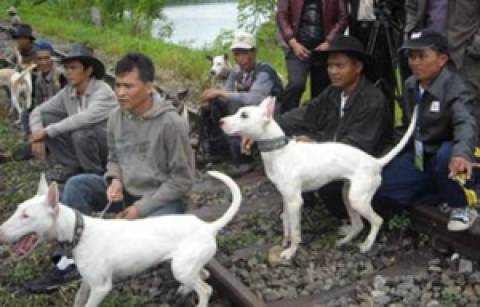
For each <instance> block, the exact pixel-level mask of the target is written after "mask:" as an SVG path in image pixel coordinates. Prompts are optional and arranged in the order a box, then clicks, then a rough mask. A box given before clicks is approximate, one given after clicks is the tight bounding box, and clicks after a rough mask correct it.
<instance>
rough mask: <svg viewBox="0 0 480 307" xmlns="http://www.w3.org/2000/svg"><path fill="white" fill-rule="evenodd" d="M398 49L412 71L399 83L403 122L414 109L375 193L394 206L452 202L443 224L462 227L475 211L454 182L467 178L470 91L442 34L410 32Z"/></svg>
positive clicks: (473, 130)
mask: <svg viewBox="0 0 480 307" xmlns="http://www.w3.org/2000/svg"><path fill="white" fill-rule="evenodd" d="M403 49H404V50H406V51H407V52H408V64H409V67H410V69H411V70H412V72H413V75H412V76H411V77H410V78H409V79H407V81H406V82H405V93H404V101H403V105H402V109H403V112H402V113H403V122H404V125H405V127H406V126H407V125H408V123H409V122H410V120H411V117H412V113H413V110H414V108H415V106H417V108H418V111H417V112H418V115H417V116H418V117H417V125H416V131H415V134H414V137H413V140H412V142H411V144H410V146H408V147H406V149H405V150H404V152H402V153H401V154H400V155H398V156H397V157H396V158H395V159H394V160H393V161H392V162H391V163H390V164H389V165H387V166H386V167H385V169H384V171H383V181H382V185H381V187H380V189H379V190H378V193H377V196H378V197H379V198H380V199H384V200H386V201H387V202H390V203H392V204H394V205H397V206H403V207H405V206H409V205H416V204H431V205H436V204H439V203H442V202H444V203H447V204H448V205H449V206H452V207H457V208H458V209H455V210H453V211H452V213H451V215H450V221H449V223H448V229H449V230H450V231H463V230H466V229H468V228H469V227H470V226H471V225H472V224H473V222H474V221H475V219H476V217H477V215H478V213H477V211H476V209H475V207H474V206H475V205H476V204H475V203H470V202H469V201H468V198H467V193H466V192H465V189H464V187H463V184H460V183H459V181H462V177H466V179H473V171H472V161H473V153H474V148H475V142H476V140H477V130H478V127H477V124H476V121H475V118H474V117H473V115H472V108H473V105H474V103H475V96H474V94H473V92H472V91H471V89H470V88H469V87H468V85H467V84H466V83H465V81H464V79H463V78H461V77H460V76H459V74H458V73H456V72H455V71H454V70H452V69H451V68H449V65H447V64H448V63H449V62H450V55H449V50H448V43H447V40H446V38H445V37H444V36H442V35H441V34H439V33H437V32H433V31H431V30H425V31H422V32H419V33H413V34H412V36H411V39H410V40H408V41H406V42H405V44H404V46H403Z"/></svg>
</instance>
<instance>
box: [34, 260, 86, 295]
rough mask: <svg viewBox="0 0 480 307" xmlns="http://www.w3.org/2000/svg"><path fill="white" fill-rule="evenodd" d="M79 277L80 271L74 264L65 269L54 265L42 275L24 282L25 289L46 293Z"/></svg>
mask: <svg viewBox="0 0 480 307" xmlns="http://www.w3.org/2000/svg"><path fill="white" fill-rule="evenodd" d="M80 279H81V276H80V273H79V272H78V270H77V267H76V266H75V265H70V266H69V267H68V268H67V269H65V270H60V269H59V268H57V266H54V267H53V268H52V269H51V270H50V271H48V272H47V274H45V275H44V276H42V277H39V278H37V279H33V280H30V281H28V282H26V283H25V289H26V290H27V291H29V292H31V293H47V292H51V291H54V290H56V289H58V288H59V287H61V286H63V285H65V284H68V283H71V282H73V281H76V280H80Z"/></svg>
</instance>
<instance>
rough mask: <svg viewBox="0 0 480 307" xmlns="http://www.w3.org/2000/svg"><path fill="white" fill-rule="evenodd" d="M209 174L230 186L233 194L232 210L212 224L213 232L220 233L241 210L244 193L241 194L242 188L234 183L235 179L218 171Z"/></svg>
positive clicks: (229, 209)
mask: <svg viewBox="0 0 480 307" xmlns="http://www.w3.org/2000/svg"><path fill="white" fill-rule="evenodd" d="M208 174H209V175H210V176H212V177H214V178H217V179H218V180H220V181H223V183H225V184H226V185H227V186H228V188H229V189H230V192H231V193H232V203H231V204H230V208H228V210H227V211H226V212H225V214H224V215H223V216H222V217H221V218H219V219H218V220H216V221H214V222H212V223H211V224H210V225H211V226H212V228H213V230H214V231H215V232H218V231H219V230H220V229H222V228H223V227H225V225H227V224H228V223H229V222H230V221H231V220H232V219H233V217H234V216H235V214H236V213H237V211H238V209H239V208H240V203H241V202H242V193H241V192H240V188H239V187H238V185H237V184H236V183H235V181H233V179H232V178H230V177H229V176H227V175H225V174H223V173H220V172H217V171H209V172H208Z"/></svg>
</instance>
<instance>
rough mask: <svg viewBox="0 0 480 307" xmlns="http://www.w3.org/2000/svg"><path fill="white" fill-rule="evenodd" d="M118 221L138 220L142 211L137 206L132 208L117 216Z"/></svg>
mask: <svg viewBox="0 0 480 307" xmlns="http://www.w3.org/2000/svg"><path fill="white" fill-rule="evenodd" d="M115 217H116V218H117V219H125V220H136V219H139V218H140V217H141V216H140V211H139V210H138V208H137V207H135V206H130V207H128V208H126V209H125V210H123V211H121V212H120V213H118V214H117V215H116V216H115Z"/></svg>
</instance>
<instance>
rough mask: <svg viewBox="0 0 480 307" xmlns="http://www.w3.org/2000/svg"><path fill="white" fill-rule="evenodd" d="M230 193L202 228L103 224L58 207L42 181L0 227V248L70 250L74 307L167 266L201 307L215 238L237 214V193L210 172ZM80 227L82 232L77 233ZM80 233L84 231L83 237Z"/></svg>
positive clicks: (182, 218)
mask: <svg viewBox="0 0 480 307" xmlns="http://www.w3.org/2000/svg"><path fill="white" fill-rule="evenodd" d="M209 174H210V175H211V176H213V177H215V178H217V179H219V180H221V181H223V182H224V183H225V184H226V185H227V186H228V187H229V189H230V191H231V193H232V203H231V205H230V208H229V209H228V210H227V211H226V212H225V214H224V215H223V216H222V217H221V218H219V219H218V220H216V221H214V222H212V223H207V222H204V221H202V220H200V219H198V218H197V217H195V216H194V215H169V216H162V217H152V218H145V219H141V220H134V221H126V220H102V219H97V218H92V217H87V216H82V215H81V214H80V213H78V212H76V211H74V210H73V209H71V208H69V207H66V206H64V205H62V204H60V203H59V199H58V197H59V195H58V190H57V185H56V184H55V183H53V184H51V185H50V186H49V187H48V186H47V183H46V181H45V178H44V177H43V176H42V179H41V180H40V183H39V188H38V192H37V195H36V196H34V197H33V198H31V199H29V200H27V201H25V202H23V203H22V204H20V205H19V206H18V208H17V210H16V211H15V213H14V214H13V215H12V216H11V217H10V218H9V219H8V220H7V221H6V222H5V223H4V224H3V225H1V226H0V242H3V243H7V244H10V245H11V249H12V250H13V252H14V253H15V254H17V255H19V256H26V255H28V254H29V253H31V252H32V251H33V250H34V248H35V247H36V246H37V244H38V243H40V242H42V241H44V240H57V241H59V242H68V243H71V244H73V245H74V247H73V257H74V260H75V263H76V265H77V268H78V270H79V272H80V275H81V276H82V284H81V286H80V289H79V290H78V292H77V295H76V298H75V306H76V307H80V306H86V307H95V306H98V305H99V304H100V303H101V302H102V300H103V299H104V298H105V296H106V295H107V294H108V293H109V292H110V290H111V289H112V282H113V280H115V279H117V278H123V277H126V276H129V275H133V274H136V273H139V272H142V271H145V270H146V269H148V268H152V267H154V266H156V265H158V264H159V263H161V262H163V261H166V260H171V268H172V272H173V276H174V277H175V279H176V280H177V281H179V282H180V284H181V286H180V288H179V292H181V293H182V294H186V293H189V292H191V291H195V292H196V293H197V295H198V298H199V302H198V305H197V307H206V306H207V304H208V301H209V298H210V295H211V293H212V288H211V287H210V286H209V285H208V284H207V283H205V282H204V281H203V279H205V278H206V277H207V276H208V272H207V271H206V270H205V269H204V268H203V267H204V266H205V264H206V263H207V262H208V261H210V259H211V258H212V257H213V256H214V255H215V252H216V250H217V244H216V235H217V233H218V231H219V230H220V229H222V228H223V227H224V226H225V225H226V224H227V223H228V222H230V221H231V220H232V218H233V217H234V216H235V214H236V213H237V211H238V209H239V207H240V203H241V199H242V196H241V193H240V189H239V188H238V186H237V185H236V184H235V182H234V181H233V180H232V179H231V178H230V177H228V176H226V175H224V174H222V173H219V172H214V171H211V172H209ZM81 226H83V227H81ZM82 229H83V231H82Z"/></svg>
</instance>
